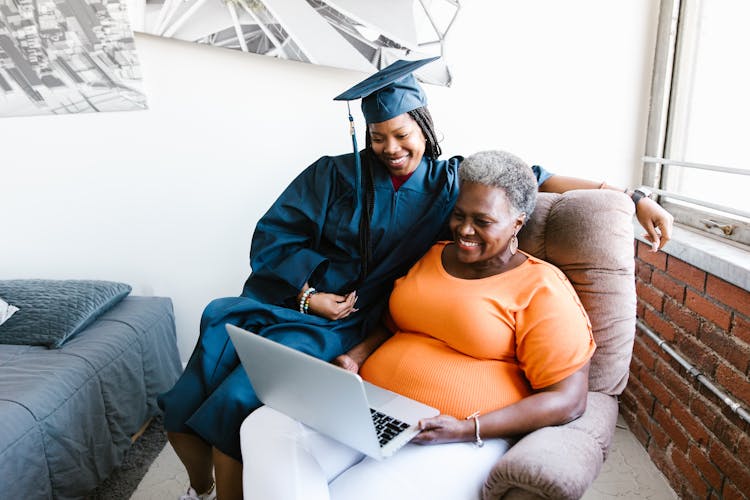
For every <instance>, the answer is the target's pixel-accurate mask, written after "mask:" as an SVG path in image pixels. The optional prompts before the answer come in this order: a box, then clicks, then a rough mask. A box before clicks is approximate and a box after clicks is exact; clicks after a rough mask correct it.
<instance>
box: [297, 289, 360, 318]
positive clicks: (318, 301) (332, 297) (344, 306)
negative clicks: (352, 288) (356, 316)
mask: <svg viewBox="0 0 750 500" xmlns="http://www.w3.org/2000/svg"><path fill="white" fill-rule="evenodd" d="M356 302H357V292H349V293H348V294H346V295H336V294H335V293H324V292H318V293H314V294H313V295H312V296H311V297H310V304H309V306H308V309H307V310H308V312H311V313H312V314H315V315H316V316H320V317H322V318H326V319H331V320H337V319H343V318H346V317H347V316H349V315H350V314H351V313H353V312H357V310H358V309H356V308H355V307H354V304H355V303H356Z"/></svg>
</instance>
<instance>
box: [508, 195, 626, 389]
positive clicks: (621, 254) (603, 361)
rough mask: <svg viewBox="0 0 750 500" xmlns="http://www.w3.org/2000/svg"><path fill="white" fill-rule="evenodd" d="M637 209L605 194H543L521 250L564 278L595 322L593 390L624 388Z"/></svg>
mask: <svg viewBox="0 0 750 500" xmlns="http://www.w3.org/2000/svg"><path fill="white" fill-rule="evenodd" d="M633 212H634V207H633V202H632V201H631V200H630V198H628V197H627V196H626V195H625V194H624V193H619V192H617V191H612V190H608V189H589V190H576V191H568V192H567V193H564V194H555V193H539V197H538V199H537V207H536V209H535V210H534V213H533V214H532V216H531V218H530V219H529V221H528V222H527V223H526V225H525V226H524V228H523V230H522V231H521V232H520V233H519V235H518V239H519V247H520V248H521V249H522V250H524V251H526V252H528V253H530V254H532V255H534V256H535V257H538V258H540V259H543V260H546V261H547V262H550V263H552V264H554V265H555V266H557V267H558V268H559V269H560V270H561V271H563V272H564V273H565V275H566V276H567V277H568V279H569V280H570V282H571V283H572V285H573V288H575V290H576V292H577V293H578V296H579V297H580V298H581V302H582V303H583V306H584V307H585V308H586V311H587V312H588V314H589V318H590V319H591V326H592V328H593V333H594V339H595V340H596V345H597V348H596V352H595V353H594V356H593V358H592V360H591V368H590V371H589V390H590V391H594V392H603V393H605V394H609V395H618V394H620V393H621V392H622V391H623V389H624V388H625V384H626V383H627V380H628V373H629V368H630V358H631V355H632V350H633V339H634V335H635V316H636V311H635V308H636V296H635V274H634V269H635V259H634V249H635V240H634V238H633V223H632V220H633Z"/></svg>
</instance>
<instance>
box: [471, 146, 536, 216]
mask: <svg viewBox="0 0 750 500" xmlns="http://www.w3.org/2000/svg"><path fill="white" fill-rule="evenodd" d="M458 178H459V179H460V181H461V182H462V183H463V182H474V183H476V184H482V185H484V186H492V187H496V188H500V189H503V190H504V191H505V195H506V196H507V197H508V200H509V201H510V205H511V207H512V208H513V209H514V210H515V211H516V214H515V215H520V214H521V213H522V212H524V213H526V220H528V219H529V217H530V216H531V213H532V212H533V211H534V207H535V206H536V193H537V189H538V187H537V181H536V176H535V175H534V172H533V171H532V170H531V168H530V167H529V166H528V165H527V164H526V163H524V161H523V160H521V159H520V158H519V157H517V156H515V155H513V154H510V153H508V152H506V151H481V152H479V153H475V154H473V155H471V156H469V157H467V158H466V159H465V160H464V161H463V162H461V167H460V168H459V169H458ZM524 222H525V221H524Z"/></svg>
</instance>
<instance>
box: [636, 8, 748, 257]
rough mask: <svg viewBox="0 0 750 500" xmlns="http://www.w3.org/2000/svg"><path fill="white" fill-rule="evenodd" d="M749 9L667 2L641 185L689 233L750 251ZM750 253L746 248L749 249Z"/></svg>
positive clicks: (662, 15)
mask: <svg viewBox="0 0 750 500" xmlns="http://www.w3.org/2000/svg"><path fill="white" fill-rule="evenodd" d="M748 19H750V2H748V1H747V0H721V1H715V0H662V1H661V10H660V14H659V30H658V34H657V47H656V57H655V60H654V74H653V81H652V87H651V110H650V115H649V125H648V137H647V143H646V155H645V156H644V159H643V160H644V176H643V182H644V184H645V185H647V186H651V187H654V188H656V189H655V192H656V193H657V194H658V195H659V202H660V203H661V204H662V205H663V206H664V207H665V208H666V209H667V210H668V211H669V212H670V213H672V214H673V215H674V217H675V220H676V221H677V222H679V223H681V224H683V225H685V226H689V227H691V228H694V229H698V230H701V231H706V232H708V233H710V234H712V235H715V236H716V237H718V238H722V239H724V240H727V241H731V242H735V243H739V244H741V245H743V246H744V245H750V63H748V61H749V60H750V29H748V27H747V20H748ZM746 248H747V247H746Z"/></svg>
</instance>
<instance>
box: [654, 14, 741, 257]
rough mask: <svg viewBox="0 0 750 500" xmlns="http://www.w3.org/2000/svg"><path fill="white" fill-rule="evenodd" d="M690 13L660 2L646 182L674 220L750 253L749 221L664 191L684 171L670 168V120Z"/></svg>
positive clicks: (674, 105)
mask: <svg viewBox="0 0 750 500" xmlns="http://www.w3.org/2000/svg"><path fill="white" fill-rule="evenodd" d="M697 1H700V0H697ZM686 9H687V7H686V1H685V0H660V9H659V20H658V29H657V37H656V50H655V54H654V66H653V74H652V80H651V100H650V109H649V118H648V129H647V135H646V148H645V155H644V157H643V159H642V161H643V176H642V182H643V184H644V185H645V186H649V187H652V188H654V191H655V193H656V194H657V195H658V196H657V201H658V202H659V204H660V205H662V206H663V207H664V208H665V209H666V210H667V211H668V212H670V213H671V214H672V215H673V216H674V218H675V222H676V223H678V224H680V225H683V226H685V227H687V228H689V229H692V230H695V231H698V232H701V233H702V234H706V235H708V236H710V237H713V238H717V239H720V240H722V241H725V242H727V243H730V244H732V245H735V246H739V247H740V248H743V249H745V250H750V222H748V221H747V220H743V217H742V216H741V215H737V216H735V215H732V214H728V213H719V212H716V211H712V210H710V209H708V208H701V207H698V206H695V205H685V204H683V203H680V202H679V201H672V200H669V196H667V195H668V193H667V191H663V190H662V187H663V186H664V184H665V180H666V173H667V172H668V169H670V168H683V167H680V166H670V164H669V163H670V159H669V156H668V152H669V150H670V142H671V135H670V134H671V129H670V121H671V119H672V115H673V113H674V112H675V109H676V108H677V106H678V105H679V104H678V100H679V96H678V95H677V93H676V92H673V89H674V88H675V87H676V82H677V79H678V78H679V72H680V70H681V61H680V57H679V55H680V48H681V44H683V43H691V42H690V41H686V40H684V34H683V32H682V31H681V30H680V28H681V26H684V24H685V22H686V21H685V18H686V15H687V14H686ZM682 64H685V63H684V62H682ZM675 163H686V162H675ZM719 168H721V167H719ZM709 205H710V204H709ZM728 233H729V234H728Z"/></svg>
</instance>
